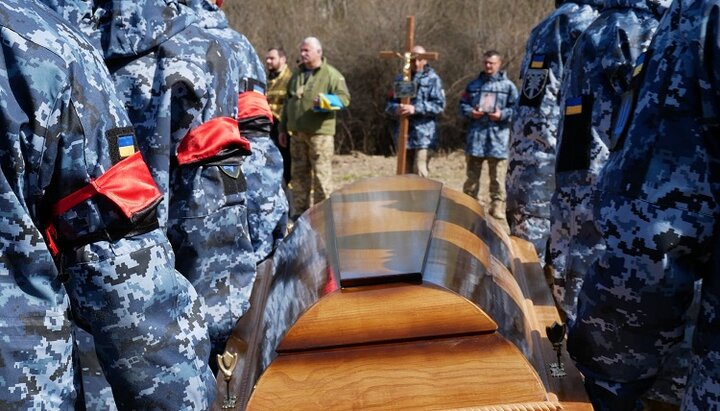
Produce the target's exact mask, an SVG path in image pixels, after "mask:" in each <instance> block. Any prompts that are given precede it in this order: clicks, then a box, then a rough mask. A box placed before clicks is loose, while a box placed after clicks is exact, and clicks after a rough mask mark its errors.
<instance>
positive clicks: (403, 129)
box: [380, 16, 439, 174]
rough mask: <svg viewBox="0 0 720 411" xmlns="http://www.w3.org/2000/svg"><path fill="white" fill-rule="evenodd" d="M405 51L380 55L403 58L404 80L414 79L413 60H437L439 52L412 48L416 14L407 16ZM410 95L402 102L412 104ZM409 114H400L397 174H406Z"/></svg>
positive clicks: (387, 52)
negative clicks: (413, 50) (415, 50)
mask: <svg viewBox="0 0 720 411" xmlns="http://www.w3.org/2000/svg"><path fill="white" fill-rule="evenodd" d="M405 45H406V49H405V53H398V52H395V51H381V52H380V57H381V58H384V59H389V58H397V57H399V58H401V59H402V60H403V82H411V81H412V71H411V70H412V67H410V65H411V60H413V59H416V58H420V59H424V60H437V59H438V55H439V54H438V53H436V52H429V53H413V52H412V49H413V47H414V46H415V16H408V18H407V31H406V34H405ZM410 98H411V97H409V96H404V97H402V98H401V99H400V103H401V104H410ZM408 125H409V119H408V116H400V131H399V133H398V147H397V151H398V159H397V174H405V162H406V152H407V148H406V146H407V136H408Z"/></svg>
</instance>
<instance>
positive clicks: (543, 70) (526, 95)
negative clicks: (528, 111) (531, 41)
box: [518, 54, 549, 107]
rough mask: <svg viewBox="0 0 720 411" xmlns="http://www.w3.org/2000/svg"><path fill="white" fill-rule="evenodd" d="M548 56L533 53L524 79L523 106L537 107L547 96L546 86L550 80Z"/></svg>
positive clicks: (520, 102)
mask: <svg viewBox="0 0 720 411" xmlns="http://www.w3.org/2000/svg"><path fill="white" fill-rule="evenodd" d="M548 71H549V69H548V63H547V56H546V55H544V54H533V56H532V58H531V59H530V62H529V64H528V67H527V69H526V70H525V78H524V79H523V84H522V92H521V93H520V101H519V102H518V104H520V105H521V106H528V107H537V106H539V105H540V103H541V102H542V99H543V97H544V96H545V87H546V86H547V80H548Z"/></svg>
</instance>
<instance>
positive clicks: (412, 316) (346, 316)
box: [277, 283, 497, 353]
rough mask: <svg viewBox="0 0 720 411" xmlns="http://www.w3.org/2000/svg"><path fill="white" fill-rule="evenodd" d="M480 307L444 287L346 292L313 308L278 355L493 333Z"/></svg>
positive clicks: (493, 327) (408, 286) (399, 286)
mask: <svg viewBox="0 0 720 411" xmlns="http://www.w3.org/2000/svg"><path fill="white" fill-rule="evenodd" d="M495 330H497V324H495V322H494V321H493V320H492V319H490V317H488V316H487V315H486V314H485V313H484V312H483V311H482V310H480V309H479V308H478V307H477V306H476V305H474V304H472V303H471V302H470V301H468V300H467V299H465V298H463V297H460V296H459V295H457V294H455V293H452V292H450V291H447V290H445V289H442V288H440V287H437V286H434V285H431V284H426V285H415V284H403V283H395V284H387V285H382V286H371V287H354V288H345V289H342V290H338V291H335V292H333V293H332V294H329V295H327V296H326V297H325V298H323V299H322V300H320V302H318V303H317V304H315V305H314V306H312V307H310V309H308V310H307V311H306V312H305V313H304V314H303V316H302V317H300V318H299V319H298V321H297V322H296V323H295V324H294V325H293V326H292V327H291V328H290V330H289V331H288V332H287V334H286V335H285V338H284V339H283V341H282V342H281V343H280V346H279V347H278V348H277V352H279V353H282V352H289V351H300V350H308V349H318V348H328V347H337V346H343V345H358V344H371V343H379V342H392V341H401V340H418V339H427V338H432V337H447V336H454V335H470V334H482V333H493V332H495Z"/></svg>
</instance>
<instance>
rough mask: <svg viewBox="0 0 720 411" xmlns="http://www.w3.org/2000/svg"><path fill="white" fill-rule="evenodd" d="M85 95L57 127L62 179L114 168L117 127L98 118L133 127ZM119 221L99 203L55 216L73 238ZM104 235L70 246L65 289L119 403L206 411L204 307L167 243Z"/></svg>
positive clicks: (209, 381) (150, 237) (157, 236)
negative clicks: (86, 164)
mask: <svg viewBox="0 0 720 411" xmlns="http://www.w3.org/2000/svg"><path fill="white" fill-rule="evenodd" d="M95 81H97V79H96V80H95ZM91 84H92V83H91ZM88 89H90V87H88ZM109 90H112V88H110V89H109ZM109 90H108V93H114V92H113V91H109ZM88 94H90V93H86V95H84V96H82V100H81V103H75V102H71V105H70V106H69V107H68V113H67V115H66V116H64V117H65V118H66V119H67V120H65V121H61V122H60V124H61V125H62V126H63V127H64V128H63V130H61V131H60V130H59V131H58V135H61V136H62V141H61V143H60V144H59V146H60V148H59V155H58V157H59V162H60V164H61V168H62V173H63V175H65V176H67V175H68V174H70V173H72V168H71V167H77V166H78V165H80V164H82V163H79V162H77V161H75V160H77V159H83V158H86V157H88V158H90V159H95V160H96V161H97V162H98V165H99V166H100V167H97V168H94V169H95V170H98V171H99V172H101V171H103V170H102V169H103V168H106V167H107V166H108V165H109V164H108V162H109V159H108V155H109V156H110V157H112V156H113V154H112V150H113V149H117V148H115V147H113V144H111V143H110V142H109V140H108V136H111V135H112V134H113V130H114V129H106V126H108V125H112V124H113V123H114V122H113V121H104V122H102V121H95V118H101V117H103V116H107V117H108V118H111V119H116V120H117V121H118V123H120V124H122V123H125V125H127V124H128V122H127V120H126V119H125V120H123V118H124V117H125V115H124V112H123V110H122V106H121V105H120V104H119V102H116V103H112V102H113V101H114V99H113V98H108V97H107V96H108V94H100V93H98V94H100V95H97V96H90V95H88ZM102 100H105V103H104V102H103V101H102ZM108 101H109V103H108ZM77 107H83V109H84V110H83V111H84V112H81V111H79V109H77ZM90 107H92V109H91V108H90ZM78 113H80V114H78ZM93 117H95V118H93ZM83 136H84V137H83ZM120 156H122V154H120ZM103 165H104V166H105V167H102V166H103ZM112 168H113V167H112V166H111V167H109V168H108V169H107V170H112ZM109 172H110V171H106V172H105V173H103V175H106V174H109ZM148 173H149V172H148ZM95 177H97V176H95ZM124 177H127V176H124ZM92 178H93V176H92V173H91V179H92ZM98 180H99V179H98ZM118 218H119V217H118V215H117V212H116V211H115V209H114V208H113V207H109V206H108V204H106V201H103V199H102V198H97V199H90V200H88V201H85V202H84V203H81V204H79V205H78V206H77V207H74V208H72V209H71V211H70V212H68V213H67V215H65V216H62V217H61V218H59V222H58V226H59V227H60V230H61V231H62V232H63V234H64V235H65V237H66V238H68V239H69V238H71V237H72V235H73V234H85V235H86V238H88V239H91V238H94V235H93V231H95V232H97V233H98V234H100V233H102V232H103V231H104V232H107V231H108V228H109V227H111V226H112V222H113V221H115V220H117V219H118ZM148 218H151V219H153V220H154V219H155V216H154V214H150V215H149V217H148ZM126 223H127V224H128V226H129V227H130V226H132V225H133V224H132V223H130V222H126ZM93 229H94V230H93ZM106 235H107V234H105V235H100V236H99V237H98V238H99V239H98V240H96V241H92V242H89V243H87V244H85V245H78V246H76V247H73V248H69V249H66V252H64V253H63V255H62V258H61V261H62V269H63V272H64V273H65V274H67V276H68V281H67V283H66V285H65V287H66V289H67V292H68V295H69V296H70V302H71V307H72V313H73V318H74V320H75V321H76V322H77V323H78V325H80V326H81V327H83V328H85V329H86V330H88V331H89V332H90V333H91V334H92V335H93V336H94V339H95V345H96V352H97V354H98V357H99V360H100V362H101V364H102V367H103V370H104V371H105V374H106V377H107V378H108V381H109V382H110V384H111V385H112V387H113V392H114V395H115V398H116V401H117V405H118V406H119V407H121V408H127V409H141V408H145V407H147V405H148V404H153V407H157V408H160V409H180V408H195V409H202V408H206V407H208V406H209V401H210V400H211V398H212V396H213V393H214V378H213V376H212V373H211V372H210V369H209V368H208V367H207V366H206V365H205V361H206V359H207V357H208V356H209V352H210V346H209V341H208V338H207V328H206V326H205V324H204V316H205V312H204V306H203V304H202V300H201V299H200V298H199V297H198V295H197V294H196V292H195V290H194V289H193V287H192V286H191V285H190V284H189V283H188V282H187V280H185V279H184V278H183V277H182V276H180V275H179V274H178V273H177V272H176V271H175V269H174V268H173V252H172V250H171V248H170V244H169V243H168V240H167V238H166V237H165V236H164V235H163V234H162V233H161V232H160V231H159V230H158V229H154V230H151V231H147V230H141V231H140V233H138V234H135V235H133V234H127V235H126V237H121V238H115V237H114V236H111V237H112V238H107V237H106ZM83 243H85V241H81V242H80V244H83Z"/></svg>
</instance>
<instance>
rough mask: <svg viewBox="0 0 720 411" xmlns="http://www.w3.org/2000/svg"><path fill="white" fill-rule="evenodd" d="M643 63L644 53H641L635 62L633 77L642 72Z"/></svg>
mask: <svg viewBox="0 0 720 411" xmlns="http://www.w3.org/2000/svg"><path fill="white" fill-rule="evenodd" d="M644 65H645V53H643V54H641V55H640V57H638V58H637V61H636V62H635V70H633V77H637V76H638V74H640V73H642V69H643V66H644Z"/></svg>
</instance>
